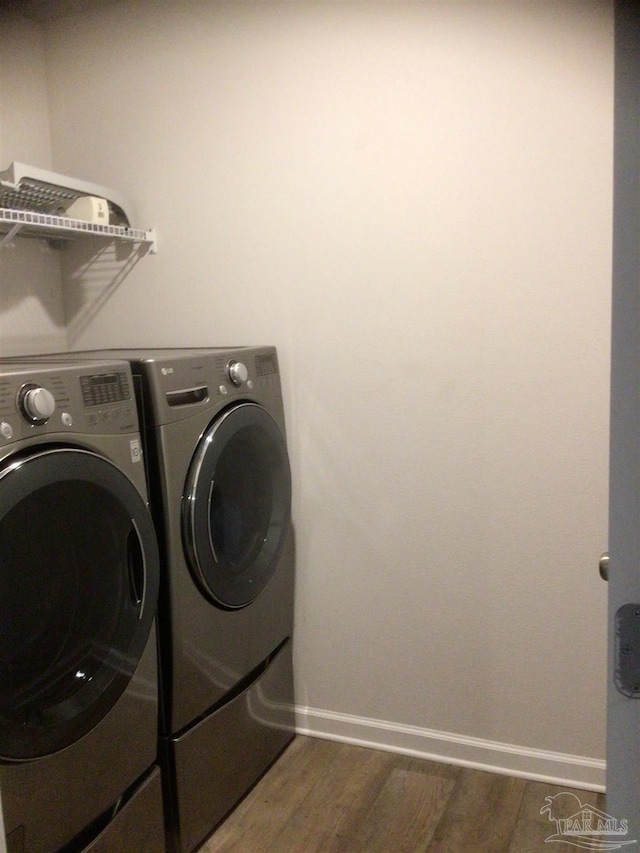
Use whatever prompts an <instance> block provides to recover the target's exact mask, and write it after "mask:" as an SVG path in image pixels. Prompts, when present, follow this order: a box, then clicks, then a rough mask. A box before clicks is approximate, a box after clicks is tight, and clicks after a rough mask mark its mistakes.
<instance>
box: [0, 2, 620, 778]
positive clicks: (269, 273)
mask: <svg viewBox="0 0 640 853" xmlns="http://www.w3.org/2000/svg"><path fill="white" fill-rule="evenodd" d="M43 32H44V39H45V45H46V58H47V84H48V97H49V103H50V120H51V139H52V160H53V166H54V167H55V169H56V171H60V172H69V173H71V174H75V175H77V176H78V177H81V178H85V179H88V180H91V181H95V182H97V183H100V184H105V185H107V186H113V187H115V188H117V189H119V190H120V191H122V192H125V193H127V194H128V195H130V196H131V198H132V199H133V200H134V201H135V203H136V207H137V213H136V218H137V222H136V224H137V225H139V226H141V227H151V226H154V227H156V228H157V229H158V233H159V254H158V255H157V256H155V257H146V258H143V259H142V260H141V262H140V263H138V264H137V265H135V266H134V268H133V269H132V271H131V273H130V275H129V276H128V277H127V278H126V279H125V280H124V281H123V282H122V283H120V285H119V286H118V287H116V288H109V285H108V283H107V284H106V285H105V287H106V295H107V296H108V298H104V296H105V293H103V292H101V290H100V283H99V281H96V278H93V279H92V280H90V281H87V282H85V281H83V279H82V277H81V276H79V275H78V270H77V268H74V266H73V263H74V262H73V261H72V262H70V264H68V265H67V273H68V275H69V276H70V277H71V279H72V281H73V284H72V286H71V288H69V284H68V283H67V284H66V285H65V291H64V292H65V298H66V299H67V333H68V337H69V343H70V345H71V346H72V347H76V348H82V347H86V346H94V345H96V346H102V345H156V344H167V345H175V344H178V345H193V344H197V345H220V344H232V345H235V344H242V343H252V344H255V343H264V342H269V343H275V344H276V345H277V346H278V348H279V352H280V358H281V366H282V373H283V383H284V388H285V406H286V412H287V417H288V430H289V436H288V438H289V445H290V451H291V457H292V465H293V475H294V486H295V506H294V513H295V527H296V535H297V555H298V583H297V613H296V619H297V621H296V631H297V634H296V666H297V701H298V704H299V712H300V723H301V725H302V726H305V727H308V728H310V729H311V730H313V731H315V732H318V733H326V734H331V735H332V736H336V737H348V738H355V739H362V740H366V741H370V742H373V743H377V744H378V745H381V746H388V747H392V748H407V749H414V750H416V751H418V752H422V753H425V754H428V753H434V754H439V755H442V756H444V757H445V758H448V759H449V760H454V761H456V760H461V761H468V762H476V763H480V764H487V765H490V766H495V767H497V768H499V769H504V770H507V771H511V772H524V773H530V774H531V773H540V774H542V775H549V776H553V777H555V778H566V779H573V780H574V781H577V782H579V783H580V782H582V783H584V784H600V783H602V782H603V781H604V775H603V771H602V762H603V759H604V730H605V680H606V672H605V670H606V666H605V631H606V627H605V619H606V617H605V600H606V589H605V585H604V584H603V583H602V582H601V581H600V580H599V579H598V576H597V560H598V556H599V554H600V552H601V551H603V550H605V549H606V547H607V465H608V458H607V456H608V381H609V378H608V377H609V323H610V268H611V202H612V198H611V197H612V123H613V115H612V112H613V105H612V81H613V27H612V12H611V8H610V4H608V3H594V2H588V0H579V2H557V1H556V0H554V2H540V3H531V2H510V3H487V2H484V1H483V0H478V2H468V3H457V2H449V3H446V2H445V3H442V2H389V3H378V2H360V3H352V2H333V3H316V2H292V3H272V2H245V3H236V2H229V3H223V2H198V3H191V2H172V0H168V2H166V0H163V2H145V0H131V2H126V3H121V2H116V3H111V4H107V5H106V7H105V8H103V9H100V8H98V9H96V10H93V9H92V10H91V11H89V12H87V13H85V14H83V15H82V16H77V17H74V18H72V19H61V20H58V21H54V22H52V23H51V24H50V25H47V26H45V27H44V28H43ZM3 153H4V152H3ZM70 294H71V295H70ZM4 316H5V310H4V306H3V313H2V315H0V320H1V321H2V322H4Z"/></svg>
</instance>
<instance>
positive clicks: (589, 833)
mask: <svg viewBox="0 0 640 853" xmlns="http://www.w3.org/2000/svg"><path fill="white" fill-rule="evenodd" d="M544 802H545V804H544V805H543V806H542V808H541V809H540V814H546V815H547V817H548V818H549V820H550V821H551V822H552V823H555V825H556V831H555V833H554V834H553V835H550V836H549V837H548V838H545V841H546V842H550V841H560V842H563V843H564V844H571V845H572V846H573V847H581V848H582V849H583V850H619V849H620V848H621V847H624V846H626V845H627V844H636V841H635V840H633V841H629V840H628V839H627V838H626V835H627V834H628V832H629V825H628V821H626V820H618V819H617V818H615V817H613V816H612V815H610V814H607V813H606V812H603V811H602V809H598V808H596V807H595V806H591V805H588V804H586V805H585V804H583V803H581V802H580V800H579V799H578V798H577V797H576V795H575V794H571V793H570V792H569V791H562V792H561V793H560V794H556V795H555V796H553V797H547V798H546V799H545V801H544Z"/></svg>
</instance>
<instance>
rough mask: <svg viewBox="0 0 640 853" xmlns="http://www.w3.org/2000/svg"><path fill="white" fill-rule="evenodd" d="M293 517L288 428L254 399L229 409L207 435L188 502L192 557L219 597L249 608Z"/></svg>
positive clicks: (185, 519) (213, 596)
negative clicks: (279, 423)
mask: <svg viewBox="0 0 640 853" xmlns="http://www.w3.org/2000/svg"><path fill="white" fill-rule="evenodd" d="M290 519H291V473H290V469H289V458H288V455H287V448H286V442H285V438H284V435H283V434H282V431H281V430H280V428H279V426H278V424H277V423H276V421H275V420H274V419H273V418H272V417H271V415H270V414H268V412H266V411H265V409H263V408H262V407H261V406H258V405H257V404H255V403H248V402H247V403H239V404H237V405H235V406H233V407H232V408H230V409H227V410H225V411H224V412H223V413H222V414H221V415H220V417H218V418H217V419H216V420H214V421H213V422H212V423H211V424H210V425H209V427H208V428H207V430H206V431H205V433H204V435H203V436H202V437H201V439H200V441H199V443H198V446H197V448H196V452H195V454H194V457H193V459H192V462H191V465H190V468H189V473H188V476H187V481H186V485H185V491H184V496H183V501H182V533H183V542H184V547H185V552H186V556H187V560H188V562H189V565H190V568H191V570H192V572H193V574H194V576H195V578H196V580H197V582H198V584H199V586H200V588H201V589H202V590H203V591H204V593H205V594H206V595H207V596H208V597H209V598H210V600H212V601H213V602H214V603H215V604H218V605H222V606H223V607H227V608H239V607H244V606H245V605H247V604H249V603H250V602H251V601H253V600H254V599H255V598H256V596H258V595H259V593H260V592H261V591H262V590H263V589H264V587H265V586H266V585H267V583H268V582H269V579H270V578H271V576H272V575H273V573H274V571H275V569H276V567H277V565H278V559H279V557H280V554H281V552H282V548H283V546H284V543H285V540H286V537H287V533H288V530H289V524H290Z"/></svg>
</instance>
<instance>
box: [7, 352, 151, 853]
mask: <svg viewBox="0 0 640 853" xmlns="http://www.w3.org/2000/svg"><path fill="white" fill-rule="evenodd" d="M158 584H159V560H158V550H157V541H156V536H155V531H154V527H153V524H152V520H151V516H150V513H149V511H148V506H147V491H146V484H145V475H144V468H143V461H142V445H141V439H140V434H139V431H138V418H137V411H136V405H135V399H134V394H133V383H132V377H131V372H130V368H129V365H128V363H126V362H124V361H109V362H104V363H99V362H95V361H91V362H85V363H80V362H78V363H77V364H69V363H61V364H56V363H52V362H50V361H47V363H46V364H44V363H43V364H37V363H34V362H31V363H28V364H27V363H25V364H20V363H18V362H15V361H13V362H11V363H9V362H2V363H0V600H1V601H2V608H1V609H0V789H1V790H2V805H3V811H4V823H5V830H6V833H7V847H8V850H9V853H54V851H59V850H61V849H64V850H65V851H81V850H86V851H92V853H116V851H122V850H134V849H135V850H136V853H138V851H145V853H162V851H164V833H163V814H162V791H161V780H160V772H159V770H158V768H157V767H156V766H155V764H156V755H157V753H156V745H157V711H158V690H157V656H156V632H155V610H156V602H157V594H158Z"/></svg>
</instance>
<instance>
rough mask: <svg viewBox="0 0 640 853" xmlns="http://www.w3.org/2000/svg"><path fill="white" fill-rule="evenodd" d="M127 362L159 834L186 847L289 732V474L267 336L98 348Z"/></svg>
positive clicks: (183, 850) (206, 830) (232, 801)
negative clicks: (163, 823)
mask: <svg viewBox="0 0 640 853" xmlns="http://www.w3.org/2000/svg"><path fill="white" fill-rule="evenodd" d="M78 355H81V357H85V358H86V357H92V358H114V357H117V358H124V359H126V360H127V361H128V362H129V363H130V365H131V369H132V372H133V379H134V383H135V385H136V392H137V398H138V403H139V415H140V419H141V429H142V433H143V437H144V441H145V450H146V459H147V463H148V464H147V469H148V476H149V495H150V503H151V509H152V514H153V516H154V521H155V523H156V530H157V532H158V538H159V544H160V557H161V585H160V599H159V640H160V692H161V715H160V728H161V737H160V756H161V764H162V770H163V783H164V785H165V813H166V820H167V843H168V846H169V849H170V850H172V851H175V852H176V853H189V851H192V850H194V849H195V848H196V847H197V846H198V845H199V844H200V843H201V842H202V841H203V840H204V839H205V838H206V837H207V835H209V834H210V833H211V831H212V830H213V829H214V828H215V826H216V825H217V824H218V823H219V822H220V821H221V820H222V819H223V818H224V816H225V815H226V814H227V813H228V812H229V811H230V810H231V809H232V808H233V807H234V806H235V805H236V803H237V802H238V801H239V800H240V799H241V798H242V796H243V795H244V794H245V793H246V792H247V791H248V789H249V788H250V787H251V786H252V785H253V784H254V783H255V782H256V780H257V779H258V778H259V777H260V775H261V774H262V773H263V772H264V771H265V770H266V769H267V767H268V766H269V765H270V764H271V763H272V762H273V761H274V760H275V759H276V758H277V757H278V755H279V754H280V752H281V751H282V750H283V749H284V748H285V747H286V745H287V744H288V743H289V741H290V740H291V738H292V737H293V734H294V711H293V673H292V632H293V597H294V541H293V532H292V529H291V521H290V510H291V477H290V469H289V459H288V454H287V446H286V438H285V420H284V409H283V403H282V390H281V385H280V373H279V366H278V358H277V352H276V349H275V348H274V347H270V346H264V347H238V348H228V349H227V348H212V349H155V350H140V349H134V350H101V351H94V352H88V353H87V352H85V353H82V354H75V356H74V357H78Z"/></svg>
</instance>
